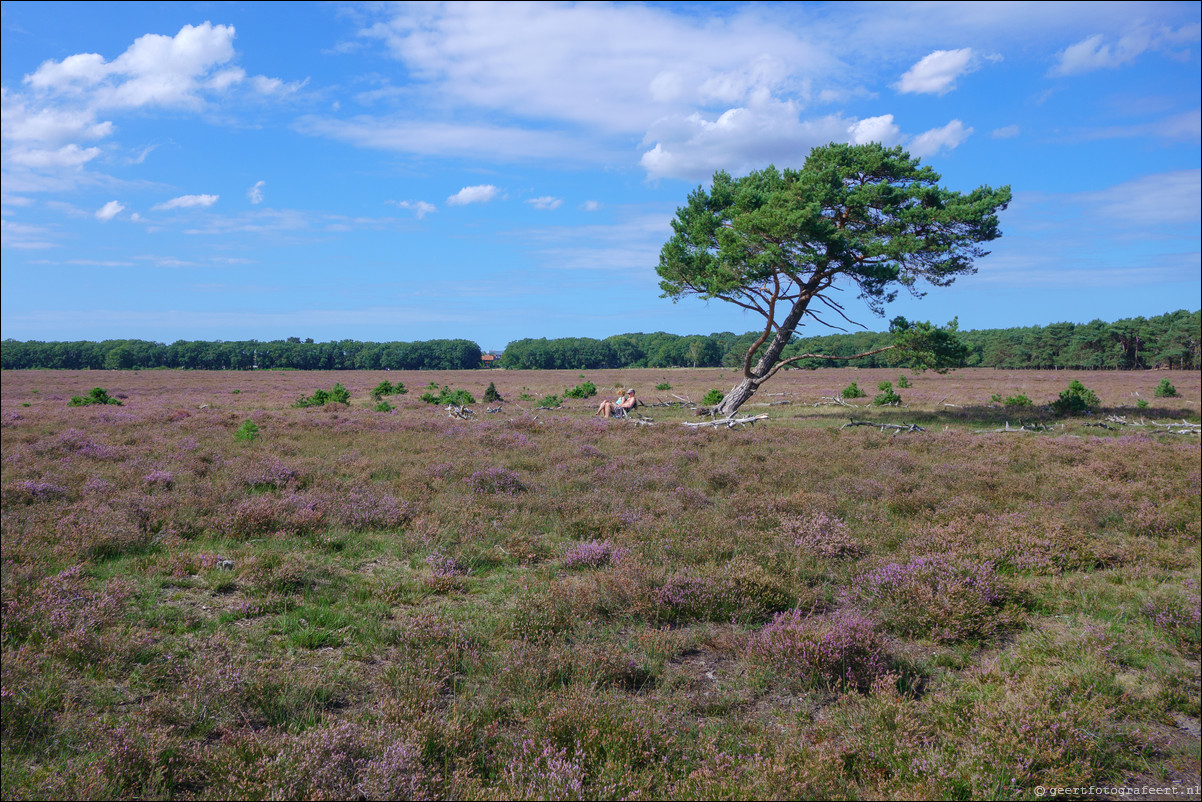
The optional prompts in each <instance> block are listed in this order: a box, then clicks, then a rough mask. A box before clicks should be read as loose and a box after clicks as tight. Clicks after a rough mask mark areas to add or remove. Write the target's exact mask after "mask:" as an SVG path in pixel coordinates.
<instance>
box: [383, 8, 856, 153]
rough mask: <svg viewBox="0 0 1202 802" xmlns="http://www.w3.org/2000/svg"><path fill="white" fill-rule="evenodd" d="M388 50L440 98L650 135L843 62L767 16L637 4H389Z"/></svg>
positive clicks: (386, 24) (604, 130)
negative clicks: (665, 123)
mask: <svg viewBox="0 0 1202 802" xmlns="http://www.w3.org/2000/svg"><path fill="white" fill-rule="evenodd" d="M384 14H385V15H386V18H385V19H383V20H381V21H379V22H377V23H376V24H374V25H370V26H368V27H367V28H365V30H364V31H363V33H364V35H365V36H367V37H371V38H376V39H379V40H381V41H383V42H384V43H385V44H386V45H387V47H388V48H389V50H390V51H391V52H392V54H393V55H394V56H395V57H396V58H397V59H399V60H400V61H402V62H404V63H405V65H406V67H407V68H408V70H409V72H410V74H411V75H412V76H413V77H414V78H415V79H417V81H419V82H420V85H423V86H424V88H425V89H427V90H429V91H430V93H431V95H432V96H436V97H438V98H443V99H447V100H450V101H451V102H453V103H455V104H467V105H469V106H474V107H477V108H481V109H492V110H498V109H499V110H505V111H510V112H513V113H515V114H516V115H518V116H520V117H522V118H525V119H528V120H529V119H544V120H562V121H568V122H571V123H573V124H576V125H584V126H588V127H590V128H592V129H594V130H597V131H599V132H602V133H603V134H604V133H615V132H616V133H624V134H627V135H629V134H641V133H643V132H645V131H646V130H647V127H648V126H649V125H650V124H651V123H652V122H654V121H655V120H656V119H657V118H659V117H661V116H663V115H664V114H672V113H675V114H679V113H686V114H687V113H688V112H689V111H692V110H694V109H695V108H696V107H697V106H698V105H713V104H719V105H725V106H730V105H734V104H741V103H744V102H747V100H748V99H749V98H750V97H751V96H752V95H754V94H755V93H756V92H757V91H760V90H762V89H768V90H771V91H775V90H776V89H778V88H780V87H781V86H783V85H784V84H785V83H786V82H787V81H788V80H790V78H791V76H792V75H794V74H796V73H797V72H799V71H808V70H814V69H825V70H830V69H833V68H834V66H835V65H836V64H837V63H838V60H837V59H835V58H833V57H831V56H830V55H828V54H827V53H825V52H824V51H823V48H821V47H819V46H816V45H814V44H811V43H810V42H808V41H806V40H805V39H803V38H802V37H801V36H799V35H798V34H796V33H795V32H793V30H791V29H790V28H789V27H787V26H782V25H779V24H770V23H765V21H764V20H763V18H762V17H761V16H760V12H759V11H758V10H756V9H746V10H739V11H737V12H736V13H733V14H730V15H728V16H726V17H723V18H722V19H721V21H720V22H718V21H712V20H711V21H707V20H704V19H701V18H698V17H694V16H692V15H687V14H677V13H673V12H672V11H670V10H668V9H663V8H655V7H649V6H643V5H636V4H633V3H632V4H617V5H603V4H592V3H586V4H577V5H558V4H541V3H530V4H524V3H523V4H517V3H509V4H498V5H489V4H482V3H468V4H445V5H418V4H402V5H399V6H393V7H387V8H385V10H384Z"/></svg>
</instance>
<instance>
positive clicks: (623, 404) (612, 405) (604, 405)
mask: <svg viewBox="0 0 1202 802" xmlns="http://www.w3.org/2000/svg"><path fill="white" fill-rule="evenodd" d="M636 404H638V401H637V400H636V399H635V397H634V388H633V387H632V388H630V389H629V390H627V391H626V394H625V395H623V396H620V397H619V398H618V399H617V400H616V401H610V400H609V399H608V398H607V399H605V400H604V401H602V402H601V406H599V407H597V412H596V414H597V415H600V416H602V417H605V418H612V417H613V416H614V415H615V414H622V415H624V414H626V413H627V412H629V411H630V410H632V409H634V407H635V405H636ZM619 410H620V412H619Z"/></svg>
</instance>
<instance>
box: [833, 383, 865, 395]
mask: <svg viewBox="0 0 1202 802" xmlns="http://www.w3.org/2000/svg"><path fill="white" fill-rule="evenodd" d="M839 395H841V396H843V397H844V398H863V397H864V396H866V395H868V393H866V392H864V391H863V390H861V389H860V387H859V385H857V384H856V383H855V382H852V383H851V384H849V385H847V386H846V387H844V388H843V390H842V392H840V393H839Z"/></svg>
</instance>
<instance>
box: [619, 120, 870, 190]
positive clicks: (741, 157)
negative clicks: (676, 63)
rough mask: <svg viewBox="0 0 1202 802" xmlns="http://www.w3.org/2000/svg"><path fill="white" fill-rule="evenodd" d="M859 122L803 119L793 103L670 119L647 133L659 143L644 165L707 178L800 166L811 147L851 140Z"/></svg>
mask: <svg viewBox="0 0 1202 802" xmlns="http://www.w3.org/2000/svg"><path fill="white" fill-rule="evenodd" d="M854 125H855V121H854V120H848V119H846V118H844V117H841V116H837V115H829V116H826V117H822V118H819V119H816V120H806V121H802V120H800V119H799V118H798V109H797V106H796V105H795V104H794V103H781V102H769V103H764V104H761V105H759V106H757V107H754V108H742V107H741V108H735V109H729V110H728V111H725V112H723V113H722V114H721V115H719V116H718V117H717V118H716V119H713V120H710V119H706V117H705V116H703V115H701V114H696V113H695V114H691V115H688V116H687V117H672V118H665V119H662V120H660V121H659V122H657V123H656V124H655V125H654V126H652V128H651V131H650V132H649V133H648V135H647V140H648V141H654V142H655V145H654V146H653V147H652V148H651V149H650V150H647V151H645V152H644V153H643V156H642V159H641V160H640V163H641V164H642V166H643V168H644V169H645V170H646V171H647V173H648V175H649V176H650V177H652V178H660V177H673V178H684V179H688V180H701V179H704V178H708V177H709V176H710V175H712V174H713V173H714V171H715V170H727V171H729V172H732V173H736V174H742V173H747V172H750V171H751V170H755V169H758V168H761V167H766V166H767V165H768V164H769V163H772V162H776V163H778V164H780V165H781V166H782V167H783V166H793V165H800V164H801V163H802V162H803V161H804V160H805V157H806V155H807V154H808V153H809V152H810V149H811V148H812V147H814V146H815V145H824V144H826V143H828V142H831V141H846V139H847V136H848V131H849V130H850V129H851V128H852V127H853V126H854Z"/></svg>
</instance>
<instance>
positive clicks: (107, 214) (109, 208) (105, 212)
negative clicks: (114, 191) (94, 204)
mask: <svg viewBox="0 0 1202 802" xmlns="http://www.w3.org/2000/svg"><path fill="white" fill-rule="evenodd" d="M124 210H125V207H124V206H122V205H121V204H120V203H118V202H117V201H115V200H111V201H109V202H108V203H106V204H104V205H103V206H101V207H100V208H99V209H97V210H96V219H97V220H99V221H100V222H102V223H107V222H108V221H109V220H112V219H113V218H114V217H116V216H117V215H119V214H121V212H122V211H124Z"/></svg>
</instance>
